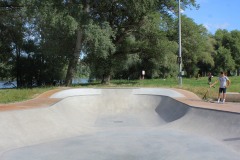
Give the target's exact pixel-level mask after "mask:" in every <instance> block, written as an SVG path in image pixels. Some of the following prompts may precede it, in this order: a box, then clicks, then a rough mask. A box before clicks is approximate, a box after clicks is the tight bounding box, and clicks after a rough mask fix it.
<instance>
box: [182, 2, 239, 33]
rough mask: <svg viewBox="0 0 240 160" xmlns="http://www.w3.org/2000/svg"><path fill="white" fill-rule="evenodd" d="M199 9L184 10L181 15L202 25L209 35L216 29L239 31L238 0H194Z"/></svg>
mask: <svg viewBox="0 0 240 160" xmlns="http://www.w3.org/2000/svg"><path fill="white" fill-rule="evenodd" d="M196 2H197V4H200V8H199V9H198V10H196V9H195V8H194V9H192V10H189V9H187V10H185V11H184V13H183V14H185V15H187V16H188V17H190V18H192V19H193V20H194V22H195V23H197V24H203V25H204V26H205V27H206V28H207V29H208V31H209V32H210V33H212V34H214V33H215V31H216V30H217V29H227V30H228V31H232V30H240V8H239V7H240V0H196Z"/></svg>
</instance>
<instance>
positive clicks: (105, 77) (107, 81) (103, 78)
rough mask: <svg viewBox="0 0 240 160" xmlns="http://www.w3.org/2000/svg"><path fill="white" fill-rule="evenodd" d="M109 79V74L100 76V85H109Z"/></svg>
mask: <svg viewBox="0 0 240 160" xmlns="http://www.w3.org/2000/svg"><path fill="white" fill-rule="evenodd" d="M110 79H111V76H110V74H107V75H106V74H104V75H103V76H102V81H101V83H102V84H109V83H110Z"/></svg>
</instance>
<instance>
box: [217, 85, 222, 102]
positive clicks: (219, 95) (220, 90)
mask: <svg viewBox="0 0 240 160" xmlns="http://www.w3.org/2000/svg"><path fill="white" fill-rule="evenodd" d="M221 93H222V88H219V91H218V103H219V102H220V97H221Z"/></svg>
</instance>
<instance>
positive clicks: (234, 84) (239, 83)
mask: <svg viewBox="0 0 240 160" xmlns="http://www.w3.org/2000/svg"><path fill="white" fill-rule="evenodd" d="M229 78H230V80H231V85H230V87H229V88H228V89H227V92H240V77H229ZM216 80H217V77H214V78H213V80H212V82H214V81H216ZM182 82H183V83H182V86H181V87H180V86H179V84H178V79H177V78H169V79H144V80H111V83H110V84H108V85H103V84H101V83H100V81H96V82H94V83H90V84H82V85H75V86H74V87H80V88H86V87H87V88H109V87H110V88H126V87H162V88H181V89H185V90H188V91H191V92H193V93H195V94H196V95H198V96H199V97H203V95H204V94H205V93H206V92H207V90H208V89H209V85H208V80H207V77H201V78H199V79H195V78H183V80H182ZM218 87H219V84H216V86H215V88H211V89H209V94H208V98H216V97H217V94H218ZM51 89H54V88H53V87H45V88H33V89H0V103H10V102H18V101H23V100H27V99H31V98H34V97H36V96H37V95H39V94H41V93H43V92H46V91H48V90H51Z"/></svg>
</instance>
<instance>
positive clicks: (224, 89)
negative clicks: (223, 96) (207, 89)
mask: <svg viewBox="0 0 240 160" xmlns="http://www.w3.org/2000/svg"><path fill="white" fill-rule="evenodd" d="M226 91H227V88H219V93H226Z"/></svg>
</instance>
